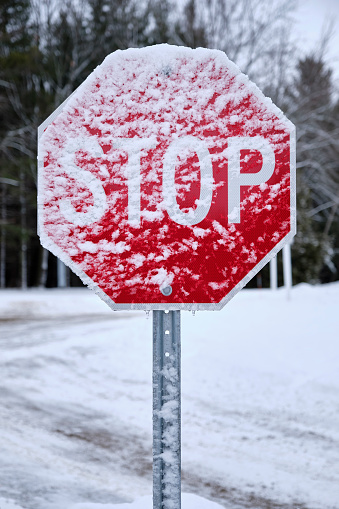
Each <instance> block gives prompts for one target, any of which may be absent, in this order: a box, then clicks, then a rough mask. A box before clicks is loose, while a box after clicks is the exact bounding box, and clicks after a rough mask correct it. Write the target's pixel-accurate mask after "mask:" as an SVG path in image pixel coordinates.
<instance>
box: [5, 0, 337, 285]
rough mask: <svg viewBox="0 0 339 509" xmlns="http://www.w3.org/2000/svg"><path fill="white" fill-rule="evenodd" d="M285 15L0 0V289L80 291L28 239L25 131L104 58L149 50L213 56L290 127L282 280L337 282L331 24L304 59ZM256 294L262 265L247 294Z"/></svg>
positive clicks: (246, 5) (167, 2) (263, 281)
mask: <svg viewBox="0 0 339 509" xmlns="http://www.w3.org/2000/svg"><path fill="white" fill-rule="evenodd" d="M295 8H296V2H295V1H294V0H187V1H186V2H184V1H183V0H182V1H180V0H65V1H63V2H60V1H58V0H0V192H1V194H0V196H1V199H0V202H1V211H0V213H1V216H0V230H1V231H0V239H1V246H0V287H1V288H5V287H22V288H27V287H30V286H41V287H53V286H58V285H59V286H65V285H67V286H69V285H70V286H79V285H81V284H82V283H81V282H80V280H79V279H78V278H77V276H75V275H74V274H72V273H71V272H70V271H69V270H68V269H67V270H66V271H65V269H64V267H62V266H61V264H60V263H58V262H57V260H56V259H55V257H54V256H53V255H52V254H50V253H48V252H47V251H45V250H43V249H42V247H41V246H40V242H39V238H38V236H37V226H36V208H37V205H36V194H37V164H36V147H37V128H38V126H39V125H40V124H41V123H42V122H43V121H44V120H45V119H46V118H47V117H48V116H49V115H50V114H51V113H52V112H53V111H54V110H55V109H56V108H57V107H58V106H59V105H60V104H61V103H62V102H63V101H64V100H65V99H66V98H67V97H68V96H69V95H70V94H71V93H72V91H73V90H75V89H76V88H77V87H78V86H79V85H80V84H81V83H82V82H83V81H84V80H85V79H86V78H87V76H88V75H89V74H90V73H91V72H92V70H93V69H94V68H95V67H96V66H97V65H99V64H100V63H101V62H102V61H103V59H104V58H105V57H106V55H108V54H109V53H111V52H113V51H115V50H117V49H126V48H130V47H143V46H148V45H152V44H159V43H170V44H176V45H184V46H190V47H192V48H195V47H199V46H203V47H207V48H217V49H220V50H222V51H224V52H225V53H226V54H227V56H228V57H229V58H230V59H231V60H232V61H234V62H235V63H236V64H237V65H238V66H239V67H240V69H241V70H242V72H244V73H246V74H247V75H248V76H249V78H250V79H251V80H252V81H254V82H255V83H256V84H257V85H258V86H259V88H260V89H261V90H262V91H263V92H264V94H265V95H267V96H269V97H271V99H272V100H273V102H274V103H275V104H277V105H278V106H279V107H280V108H281V109H282V111H283V112H284V113H285V114H286V116H287V117H288V118H289V119H290V120H291V121H292V122H293V123H294V124H295V125H296V128H297V209H298V216H297V217H298V233H297V235H296V237H295V240H294V242H293V245H292V266H293V283H294V284H297V283H300V282H308V283H318V282H321V283H327V282H330V281H334V280H338V279H339V143H338V140H339V100H338V90H337V88H336V85H335V83H334V81H333V73H332V69H331V68H330V67H328V65H327V64H326V51H327V47H328V42H329V40H330V38H331V25H328V28H327V30H325V31H324V33H323V35H322V38H321V40H319V43H318V44H317V46H316V47H315V48H314V49H313V50H312V51H311V52H310V53H309V54H307V55H305V54H304V53H302V52H301V48H300V47H298V45H297V44H296V42H295V41H294V40H293V13H294V11H295ZM280 258H281V257H280V256H278V267H279V284H282V270H281V259H280ZM61 274H62V277H61ZM58 276H59V277H58ZM261 285H263V286H268V285H269V271H268V268H267V267H266V268H265V269H263V271H262V272H261V274H260V275H259V277H258V276H257V278H255V279H254V280H253V281H252V282H251V283H250V284H249V285H248V286H252V287H253V286H254V287H255V286H261Z"/></svg>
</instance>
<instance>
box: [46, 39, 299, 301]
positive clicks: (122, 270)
mask: <svg viewBox="0 0 339 509" xmlns="http://www.w3.org/2000/svg"><path fill="white" fill-rule="evenodd" d="M291 133H292V135H291ZM291 136H292V138H293V126H292V124H290V122H289V121H288V120H287V119H286V118H285V117H284V116H283V114H282V112H281V111H280V110H279V109H278V108H276V107H275V106H274V105H273V104H272V102H271V100H270V99H268V98H265V97H264V96H263V94H262V93H261V92H260V91H259V90H258V88H257V87H256V86H255V85H254V84H253V83H251V82H250V81H249V79H248V78H247V77H246V76H244V75H243V74H241V72H240V70H239V69H238V68H237V67H236V66H235V65H234V64H233V63H232V62H230V61H229V60H228V59H227V57H226V56H225V54H224V53H222V52H221V51H217V50H207V49H202V48H199V49H195V50H192V49H190V48H183V47H175V46H169V45H159V46H152V47H149V48H142V49H128V50H124V51H120V50H119V51H116V52H115V53H112V54H111V55H109V56H107V57H106V59H105V60H104V62H103V63H102V64H101V65H100V66H98V67H97V68H96V69H95V70H94V72H93V73H92V74H91V75H90V77H89V78H88V79H87V80H86V81H85V82H84V83H83V84H82V85H81V86H80V87H79V88H78V90H77V91H76V92H75V93H73V94H72V96H71V97H70V98H69V100H68V101H66V102H65V103H64V104H63V105H62V106H61V107H60V109H59V110H58V111H57V112H55V113H54V114H53V116H52V117H51V118H50V119H47V121H46V122H45V123H44V124H43V125H42V126H41V136H40V140H39V198H38V210H39V234H40V238H41V242H42V244H43V245H44V247H46V248H47V249H49V250H50V251H52V252H53V253H54V254H55V255H57V256H58V257H59V258H61V259H62V260H63V261H64V262H65V263H66V264H67V265H68V266H69V267H71V269H72V270H73V271H74V272H75V273H77V274H78V275H79V276H80V277H81V278H82V280H83V281H84V282H85V283H86V284H88V285H89V286H90V287H91V288H93V289H94V290H95V291H96V292H97V293H98V294H99V296H100V297H101V298H103V299H104V300H105V301H106V302H107V303H108V304H109V305H110V306H111V307H112V308H113V309H118V308H139V309H149V308H158V309H164V308H168V309H180V308H181V309H185V308H192V309H194V308H195V309H210V308H218V307H219V308H220V307H222V306H223V305H224V304H225V302H226V301H227V300H229V298H230V297H231V296H232V295H234V293H236V291H238V290H239V289H240V288H241V287H242V286H243V285H244V284H245V283H246V282H247V281H248V280H249V279H250V277H252V276H253V275H254V274H255V273H256V272H257V271H258V270H259V269H260V268H261V266H263V265H264V264H265V263H266V262H267V261H268V260H269V258H270V257H272V256H273V255H274V254H275V253H276V252H277V251H278V250H279V249H280V248H281V247H282V245H283V244H284V243H285V242H286V240H287V239H288V238H290V237H291V236H293V233H294V229H295V227H294V223H295V218H294V211H293V210H292V216H291V193H292V202H293V192H294V191H293V181H292V182H291V175H290V162H291V159H292V160H293V139H292V141H291ZM238 137H241V138H246V137H261V138H264V139H265V140H267V141H268V142H269V144H270V146H271V147H272V148H273V150H274V154H275V159H276V164H275V168H274V172H273V175H272V176H271V178H270V179H269V180H268V181H267V182H266V183H265V184H262V185H260V186H258V185H248V186H247V187H243V188H242V189H241V201H240V209H239V210H238V212H237V211H236V210H235V213H236V214H240V217H241V222H240V223H234V222H231V221H232V215H229V214H228V210H227V204H228V194H227V189H228V184H229V176H228V165H231V164H233V165H234V164H236V162H234V161H233V160H232V158H234V157H235V156H234V154H233V152H232V154H231V153H230V151H229V147H228V141H227V140H228V138H238ZM239 157H241V160H240V165H241V171H242V172H245V173H246V172H247V173H248V172H249V173H254V172H255V171H257V172H258V171H260V168H261V165H262V164H263V161H262V160H261V158H260V153H258V152H253V151H252V152H251V151H242V152H241V155H240V156H239ZM173 169H175V171H174V170H173ZM254 174H255V173H254ZM251 178H252V177H251ZM292 180H293V179H292ZM253 183H255V179H254V180H253ZM169 285H170V286H171V287H172V293H171V294H170V295H167V296H165V295H163V294H162V290H163V289H164V288H165V287H167V286H169Z"/></svg>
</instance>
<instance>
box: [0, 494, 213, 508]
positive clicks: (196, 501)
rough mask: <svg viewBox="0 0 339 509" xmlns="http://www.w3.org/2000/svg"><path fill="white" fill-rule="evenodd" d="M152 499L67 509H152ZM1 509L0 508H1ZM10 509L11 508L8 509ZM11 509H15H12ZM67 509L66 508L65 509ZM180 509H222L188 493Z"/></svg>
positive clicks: (82, 505) (183, 495)
mask: <svg viewBox="0 0 339 509" xmlns="http://www.w3.org/2000/svg"><path fill="white" fill-rule="evenodd" d="M152 508H153V501H152V497H141V498H139V499H137V500H135V502H132V503H131V504H112V505H110V504H75V505H72V506H71V507H70V508H69V509H152ZM1 509H2V508H1ZM6 509H7V508H6ZM9 509H12V508H9ZM13 509H16V508H14V507H13ZM65 509H66V508H65ZM67 509H68V508H67ZM181 509H222V506H221V505H219V504H216V503H215V502H211V501H210V500H206V499H205V498H202V497H198V496H197V495H193V494H190V493H183V494H182V498H181Z"/></svg>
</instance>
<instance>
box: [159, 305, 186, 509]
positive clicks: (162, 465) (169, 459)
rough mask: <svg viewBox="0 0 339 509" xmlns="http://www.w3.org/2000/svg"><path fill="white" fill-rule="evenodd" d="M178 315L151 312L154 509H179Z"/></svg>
mask: <svg viewBox="0 0 339 509" xmlns="http://www.w3.org/2000/svg"><path fill="white" fill-rule="evenodd" d="M180 351H181V345H180V311H153V509H180V508H181V391H180V380H181V376H180V366H181V361H180Z"/></svg>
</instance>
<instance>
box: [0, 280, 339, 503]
mask: <svg viewBox="0 0 339 509" xmlns="http://www.w3.org/2000/svg"><path fill="white" fill-rule="evenodd" d="M338 302H339V285H338V284H332V285H327V286H323V287H309V286H306V285H301V286H299V287H297V288H295V289H294V290H293V292H292V299H291V300H290V301H287V299H286V296H285V294H284V292H283V290H279V291H278V292H275V293H274V292H273V293H272V292H269V291H265V290H263V291H254V290H251V291H246V290H245V291H242V292H241V293H240V294H239V295H238V296H237V297H236V298H235V299H233V300H232V301H231V302H230V303H229V304H228V306H226V308H225V309H224V310H223V311H221V312H215V313H213V312H201V313H197V315H196V316H195V317H193V316H192V315H191V314H189V313H182V400H183V401H182V410H183V429H182V446H183V451H182V463H183V490H184V491H188V492H193V493H196V494H198V495H200V496H202V497H205V498H208V499H211V500H215V501H216V502H219V504H221V505H222V506H223V507H225V508H227V509H231V508H232V509H240V508H241V509H244V508H251V509H256V508H258V509H259V508H260V509H338V508H339V341H338V338H339V333H338V331H339V313H338V309H337V308H338ZM151 370H152V320H151V319H149V320H146V318H145V314H144V313H114V312H112V311H111V310H110V309H109V308H108V307H107V306H106V305H105V304H103V303H102V302H101V301H100V300H99V299H98V298H97V297H96V296H95V295H94V294H92V293H90V292H89V291H88V290H86V289H72V290H63V291H61V290H54V291H45V292H43V291H28V292H24V293H21V292H18V291H6V292H5V291H2V292H0V372H1V379H0V396H1V397H0V508H1V509H7V508H8V509H9V508H11V509H12V508H16V507H18V508H23V509H33V508H34V509H68V508H71V507H73V506H74V507H76V505H77V504H80V503H81V502H95V503H97V504H99V503H101V504H104V505H105V504H109V503H110V504H112V503H119V502H130V501H132V500H133V499H135V498H137V497H139V496H143V495H148V494H150V493H151V489H152V478H151V464H152V456H151V446H152V435H151V433H152V414H151V407H152V401H151V397H152V388H151V378H152V372H151ZM5 500H7V502H6V503H5ZM9 501H11V502H9ZM5 504H7V505H5ZM9 504H11V505H9ZM15 504H16V505H15ZM98 507H99V506H98ZM102 507H103V506H100V508H102ZM126 507H128V506H126Z"/></svg>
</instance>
